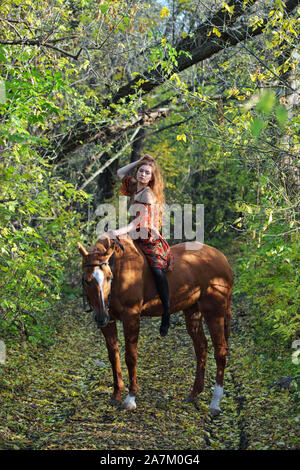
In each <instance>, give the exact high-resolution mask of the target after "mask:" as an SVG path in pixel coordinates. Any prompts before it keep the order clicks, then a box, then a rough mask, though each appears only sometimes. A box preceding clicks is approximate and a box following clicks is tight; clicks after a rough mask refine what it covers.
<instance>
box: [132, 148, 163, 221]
mask: <svg viewBox="0 0 300 470" xmlns="http://www.w3.org/2000/svg"><path fill="white" fill-rule="evenodd" d="M142 165H149V166H151V168H152V177H151V180H150V181H149V183H148V186H149V187H150V188H151V190H152V192H153V194H154V196H155V199H156V209H157V210H156V211H155V214H154V221H155V226H156V227H157V228H158V230H161V226H162V214H163V211H164V209H165V195H164V180H163V177H162V175H161V170H160V167H159V164H158V163H157V161H156V160H154V158H153V157H152V156H151V155H149V154H148V153H146V154H145V155H144V156H143V159H142V160H141V161H140V162H139V164H138V165H137V166H136V169H135V172H134V178H135V179H137V178H136V174H137V172H138V170H139V168H140V167H141V166H142Z"/></svg>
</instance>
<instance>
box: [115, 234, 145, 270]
mask: <svg viewBox="0 0 300 470" xmlns="http://www.w3.org/2000/svg"><path fill="white" fill-rule="evenodd" d="M122 243H123V246H124V250H125V251H124V252H122V253H120V254H119V256H118V257H117V259H118V262H119V263H120V264H121V266H122V265H123V264H126V260H127V259H131V260H132V259H136V260H138V259H139V258H142V256H143V255H142V254H141V252H140V251H139V250H138V249H137V247H136V246H135V244H134V243H133V240H132V239H131V238H130V237H128V238H124V239H122Z"/></svg>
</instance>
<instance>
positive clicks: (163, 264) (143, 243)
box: [121, 176, 174, 272]
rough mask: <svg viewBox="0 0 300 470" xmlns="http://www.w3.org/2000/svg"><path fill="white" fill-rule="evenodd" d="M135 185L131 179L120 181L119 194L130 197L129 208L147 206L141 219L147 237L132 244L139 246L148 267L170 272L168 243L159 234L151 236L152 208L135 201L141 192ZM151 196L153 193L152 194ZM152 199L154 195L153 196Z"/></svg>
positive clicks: (172, 265) (170, 258) (147, 204)
mask: <svg viewBox="0 0 300 470" xmlns="http://www.w3.org/2000/svg"><path fill="white" fill-rule="evenodd" d="M136 187H137V184H136V182H135V181H134V179H133V178H132V177H130V176H129V177H126V176H125V177H124V178H123V179H122V187H121V193H122V194H124V195H125V196H129V197H130V201H129V207H133V206H134V205H140V204H143V205H145V206H147V209H148V210H147V211H145V218H144V219H143V226H146V227H147V231H148V236H147V238H141V237H140V238H138V239H136V240H134V242H135V243H136V244H137V245H138V246H139V248H140V249H141V250H142V252H143V253H144V254H145V256H146V258H147V260H148V262H149V265H150V267H153V268H160V269H162V270H163V271H164V272H167V271H172V270H173V268H174V256H173V254H172V253H171V249H170V246H169V244H168V242H167V241H166V240H165V239H164V238H163V237H162V235H161V234H160V233H158V235H157V236H156V237H153V236H152V233H151V220H152V212H153V211H152V207H151V204H150V203H146V202H141V201H135V200H134V197H135V195H136V194H138V193H140V192H141V191H142V190H141V191H137V190H136ZM152 195H153V193H152ZM153 198H154V195H153ZM139 215H140V213H138V214H137V215H136V216H131V219H130V222H131V221H132V220H133V219H135V218H136V217H137V216H139ZM139 228H140V223H139V224H138V225H137V230H138V229H139Z"/></svg>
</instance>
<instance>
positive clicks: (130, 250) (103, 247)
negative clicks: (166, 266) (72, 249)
mask: <svg viewBox="0 0 300 470" xmlns="http://www.w3.org/2000/svg"><path fill="white" fill-rule="evenodd" d="M120 242H121V243H122V245H123V246H124V249H125V252H124V254H125V256H126V257H128V256H130V255H131V256H134V257H136V256H140V255H141V253H140V251H139V250H138V249H137V247H136V245H135V244H134V242H133V240H132V238H131V237H130V236H129V235H126V236H124V237H122V238H120ZM111 243H112V242H111V241H110V239H109V237H105V238H99V239H98V240H97V241H96V243H95V244H94V245H92V246H91V247H90V248H89V250H88V251H99V252H100V253H101V254H105V253H106V251H107V250H108V248H109V246H110V244H111Z"/></svg>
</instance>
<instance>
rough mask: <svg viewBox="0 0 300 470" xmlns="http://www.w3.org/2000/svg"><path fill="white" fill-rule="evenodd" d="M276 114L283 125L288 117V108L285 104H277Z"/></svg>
mask: <svg viewBox="0 0 300 470" xmlns="http://www.w3.org/2000/svg"><path fill="white" fill-rule="evenodd" d="M275 116H276V119H277V121H278V123H279V124H280V126H281V127H283V126H284V124H285V122H286V120H287V117H288V110H287V109H286V107H285V106H284V105H283V104H279V105H277V106H276V108H275Z"/></svg>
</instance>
